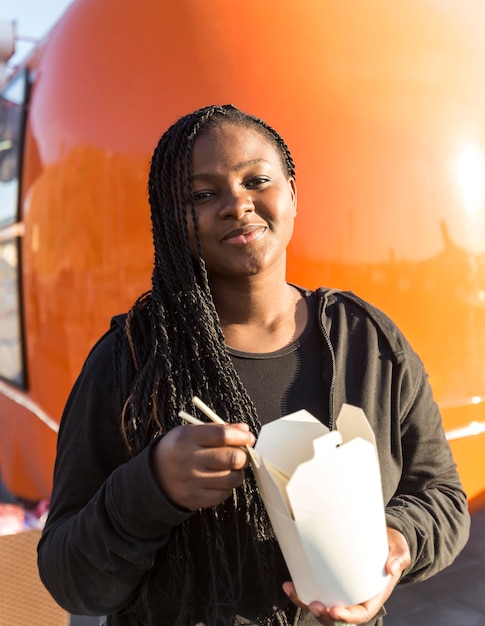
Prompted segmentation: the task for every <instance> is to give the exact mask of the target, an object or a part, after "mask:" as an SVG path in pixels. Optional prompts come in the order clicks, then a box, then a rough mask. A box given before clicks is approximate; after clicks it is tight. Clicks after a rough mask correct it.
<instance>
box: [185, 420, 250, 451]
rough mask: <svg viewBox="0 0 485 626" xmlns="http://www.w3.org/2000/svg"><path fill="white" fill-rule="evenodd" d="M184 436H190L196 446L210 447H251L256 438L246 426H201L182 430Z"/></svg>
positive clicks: (191, 426)
mask: <svg viewBox="0 0 485 626" xmlns="http://www.w3.org/2000/svg"><path fill="white" fill-rule="evenodd" d="M184 430H185V431H186V432H185V435H186V436H190V437H191V438H193V439H194V441H196V442H197V445H199V446H201V447H206V448H212V447H215V448H217V447H224V446H232V447H244V446H251V447H252V446H253V445H254V443H255V441H256V438H255V436H254V435H253V434H252V433H251V432H250V431H249V429H248V426H247V424H201V425H198V426H193V425H190V426H187V427H186V428H184Z"/></svg>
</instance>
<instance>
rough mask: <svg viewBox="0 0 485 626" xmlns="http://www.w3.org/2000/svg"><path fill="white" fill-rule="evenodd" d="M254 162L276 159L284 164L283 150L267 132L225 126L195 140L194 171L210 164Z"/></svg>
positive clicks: (256, 128)
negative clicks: (215, 162) (255, 160)
mask: <svg viewBox="0 0 485 626" xmlns="http://www.w3.org/2000/svg"><path fill="white" fill-rule="evenodd" d="M254 159H264V160H275V159H276V160H278V161H279V162H280V164H282V156H281V152H280V150H279V149H278V147H277V145H276V143H275V141H274V140H273V139H272V138H271V137H269V136H268V135H267V133H266V131H265V130H264V129H262V128H261V129H260V128H259V127H258V126H246V125H244V124H241V123H237V122H221V123H219V124H218V125H217V126H210V127H209V128H205V129H203V130H202V131H201V132H200V133H199V135H198V136H197V138H196V139H195V142H194V147H193V151H192V165H193V167H200V166H203V165H204V163H206V164H207V163H208V162H209V161H211V162H212V161H218V162H221V163H224V162H226V163H227V162H232V161H237V160H242V161H246V160H247V161H249V160H254Z"/></svg>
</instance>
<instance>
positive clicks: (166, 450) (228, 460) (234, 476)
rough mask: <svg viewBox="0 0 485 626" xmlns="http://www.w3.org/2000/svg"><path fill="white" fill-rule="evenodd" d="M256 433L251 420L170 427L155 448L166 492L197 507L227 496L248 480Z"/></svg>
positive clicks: (183, 503)
mask: <svg viewBox="0 0 485 626" xmlns="http://www.w3.org/2000/svg"><path fill="white" fill-rule="evenodd" d="M254 442H255V437H254V435H253V434H252V433H251V432H249V427H248V425H247V424H243V423H240V424H223V425H222V424H221V425H219V424H203V425H202V424H201V425H189V426H178V427H177V428H174V429H172V430H170V431H169V432H168V433H167V434H166V435H165V436H164V437H162V438H161V439H160V440H159V441H158V443H157V444H156V445H155V446H154V448H153V451H152V469H153V473H154V475H155V478H156V480H157V482H158V484H159V485H160V488H161V490H162V491H163V493H164V494H165V495H166V496H167V497H168V498H169V499H170V500H171V501H172V502H173V503H174V504H175V505H176V506H178V507H180V508H183V509H188V510H189V511H196V510H197V509H201V508H205V507H210V506H214V505H216V504H220V503H221V502H223V501H224V500H226V499H227V498H228V497H229V496H230V495H231V493H232V490H233V489H234V488H235V487H239V485H241V484H242V482H243V480H244V468H245V467H246V466H247V464H248V455H247V452H245V451H244V450H243V449H241V448H243V447H244V446H253V445H254Z"/></svg>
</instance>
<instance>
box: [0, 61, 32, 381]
mask: <svg viewBox="0 0 485 626" xmlns="http://www.w3.org/2000/svg"><path fill="white" fill-rule="evenodd" d="M26 85H27V73H26V71H24V72H21V73H20V74H18V75H17V76H16V77H15V78H13V79H12V81H11V82H10V83H9V84H8V85H7V86H6V87H5V89H4V90H3V91H2V93H1V94H0V377H2V378H5V379H7V380H9V381H11V382H13V383H16V384H18V385H23V384H25V372H24V364H23V345H22V327H21V311H20V301H21V297H20V289H21V279H20V269H19V248H20V238H19V237H16V236H15V231H12V224H16V223H17V222H18V220H19V189H20V185H19V175H20V167H19V165H20V155H21V146H22V140H23V120H24V100H25V96H26Z"/></svg>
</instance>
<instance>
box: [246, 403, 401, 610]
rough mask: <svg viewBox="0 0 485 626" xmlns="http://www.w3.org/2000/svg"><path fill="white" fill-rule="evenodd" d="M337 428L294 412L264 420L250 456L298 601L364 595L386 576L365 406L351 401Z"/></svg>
mask: <svg viewBox="0 0 485 626" xmlns="http://www.w3.org/2000/svg"><path fill="white" fill-rule="evenodd" d="M336 427H337V430H334V431H329V429H328V428H327V427H326V426H324V425H323V424H322V423H321V422H319V421H318V420H317V419H316V418H314V417H313V416H312V415H311V414H310V413H308V411H305V410H301V411H298V412H296V413H292V414H291V415H287V416H286V417H282V418H281V419H279V420H276V421H273V422H270V423H268V424H265V425H264V426H263V427H262V429H261V432H260V434H259V437H258V441H257V443H256V446H255V450H256V452H257V453H258V454H253V455H252V458H251V464H252V466H253V470H254V473H255V475H256V481H257V483H258V486H259V490H260V492H261V496H262V499H263V502H264V504H265V506H266V509H267V511H268V515H269V517H270V520H271V523H272V525H273V529H274V532H275V534H276V537H277V539H278V542H279V544H280V548H281V551H282V553H283V556H284V558H285V561H286V564H287V567H288V569H289V572H290V575H291V577H292V580H293V583H294V585H295V587H296V591H297V593H298V596H299V598H300V600H302V601H303V602H304V603H305V604H308V603H310V602H312V601H314V600H319V601H320V602H323V603H324V604H325V605H326V606H328V607H330V606H335V605H340V606H352V605H354V604H359V603H361V602H364V601H366V600H369V599H370V598H372V597H373V596H375V595H377V594H378V593H379V592H380V591H382V589H383V588H384V587H385V585H386V583H387V581H388V579H389V576H388V575H387V574H386V573H385V563H386V559H387V556H388V552H389V548H388V543H387V533H386V521H385V514H384V503H383V498H382V489H381V478H380V471H379V463H378V458H377V451H376V446H375V437H374V434H373V432H372V429H371V427H370V425H369V423H368V421H367V419H366V417H365V414H364V412H363V411H362V409H359V408H357V407H354V406H351V405H348V404H344V405H343V407H342V410H341V412H340V414H339V416H338V418H337V421H336ZM272 465H274V466H276V467H277V468H279V469H281V470H283V471H284V472H286V473H287V474H289V475H290V479H289V480H288V481H286V480H285V479H284V478H282V477H281V476H279V475H278V473H277V472H274V470H273V468H272Z"/></svg>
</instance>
